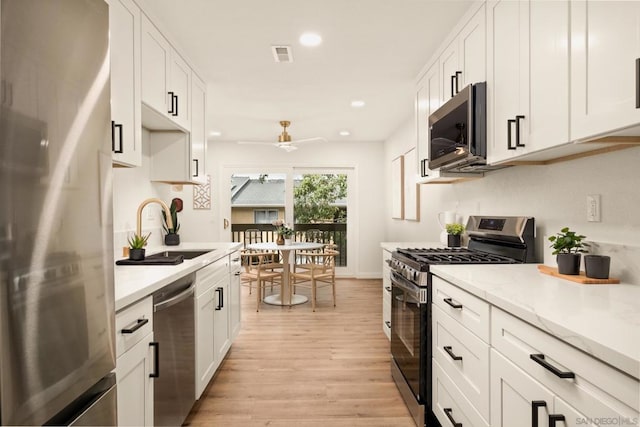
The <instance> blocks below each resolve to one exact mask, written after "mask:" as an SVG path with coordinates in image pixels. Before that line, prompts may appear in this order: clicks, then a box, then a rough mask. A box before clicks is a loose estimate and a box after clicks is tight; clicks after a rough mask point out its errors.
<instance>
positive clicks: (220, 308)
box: [213, 276, 231, 369]
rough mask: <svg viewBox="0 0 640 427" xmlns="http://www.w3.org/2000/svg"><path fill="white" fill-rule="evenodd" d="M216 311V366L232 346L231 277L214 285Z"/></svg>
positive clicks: (214, 341) (214, 336)
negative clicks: (230, 316)
mask: <svg viewBox="0 0 640 427" xmlns="http://www.w3.org/2000/svg"><path fill="white" fill-rule="evenodd" d="M213 291H214V303H215V307H214V313H213V350H214V353H215V358H216V362H215V366H216V369H218V366H220V363H222V360H223V359H224V356H226V354H227V352H228V351H229V348H230V347H231V333H230V331H229V278H228V276H227V278H226V279H225V280H222V281H220V282H218V283H217V284H216V285H214V288H213Z"/></svg>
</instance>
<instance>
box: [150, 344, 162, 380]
mask: <svg viewBox="0 0 640 427" xmlns="http://www.w3.org/2000/svg"><path fill="white" fill-rule="evenodd" d="M149 347H153V372H152V373H150V374H149V378H160V343H159V342H157V341H154V342H150V343H149Z"/></svg>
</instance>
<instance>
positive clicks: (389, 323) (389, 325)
mask: <svg viewBox="0 0 640 427" xmlns="http://www.w3.org/2000/svg"><path fill="white" fill-rule="evenodd" d="M384 324H385V325H387V328H389V329H391V322H389V321H388V320H385V321H384Z"/></svg>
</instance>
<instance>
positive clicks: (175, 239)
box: [162, 197, 182, 246]
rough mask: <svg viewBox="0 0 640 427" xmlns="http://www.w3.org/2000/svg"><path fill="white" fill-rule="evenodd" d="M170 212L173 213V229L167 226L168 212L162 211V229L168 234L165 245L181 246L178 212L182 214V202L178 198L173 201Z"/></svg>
mask: <svg viewBox="0 0 640 427" xmlns="http://www.w3.org/2000/svg"><path fill="white" fill-rule="evenodd" d="M169 212H170V213H171V221H173V227H171V228H169V227H168V226H167V214H166V212H165V211H164V210H163V211H162V228H163V229H164V232H165V233H166V234H165V236H164V244H165V245H167V246H176V245H179V244H180V235H179V234H178V231H179V230H180V223H179V222H178V212H182V200H181V199H179V198H177V197H176V198H175V199H173V200H171V206H170V207H169Z"/></svg>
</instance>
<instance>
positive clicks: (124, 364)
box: [116, 333, 154, 426]
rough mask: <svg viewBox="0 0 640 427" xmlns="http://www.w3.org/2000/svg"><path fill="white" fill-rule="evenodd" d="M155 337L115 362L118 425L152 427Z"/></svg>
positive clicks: (139, 344) (151, 334)
mask: <svg viewBox="0 0 640 427" xmlns="http://www.w3.org/2000/svg"><path fill="white" fill-rule="evenodd" d="M152 343H153V333H150V334H148V335H147V336H145V337H144V338H143V339H142V340H140V342H138V343H137V344H136V345H135V346H134V347H132V348H131V349H130V350H129V351H127V352H125V353H124V354H123V355H122V356H120V357H118V359H117V360H116V378H117V381H118V425H119V426H153V377H151V375H152V374H153V373H154V372H153V363H154V360H153V357H154V356H153V347H152V346H151V344H152Z"/></svg>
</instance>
